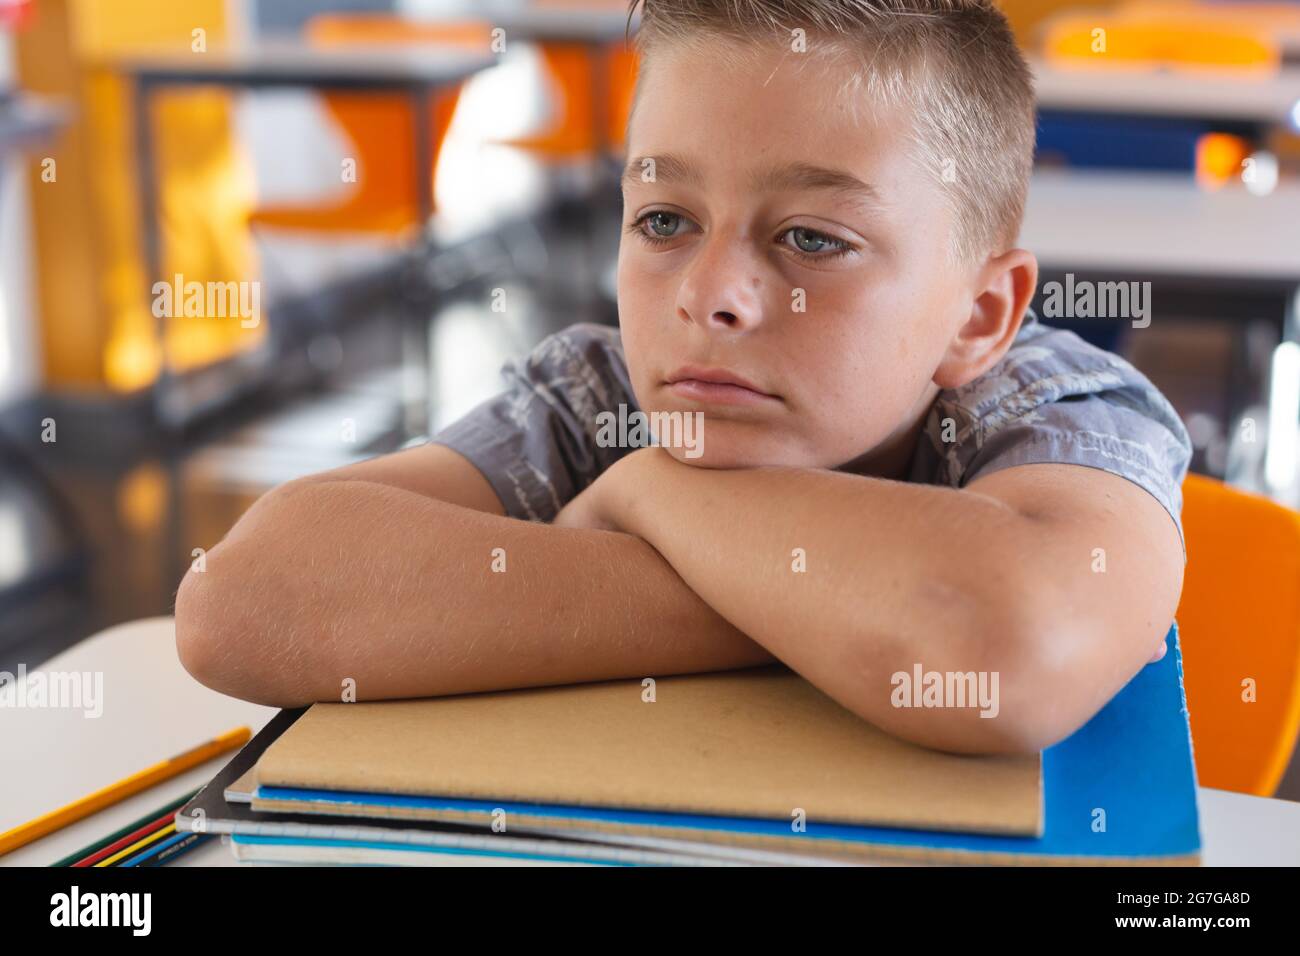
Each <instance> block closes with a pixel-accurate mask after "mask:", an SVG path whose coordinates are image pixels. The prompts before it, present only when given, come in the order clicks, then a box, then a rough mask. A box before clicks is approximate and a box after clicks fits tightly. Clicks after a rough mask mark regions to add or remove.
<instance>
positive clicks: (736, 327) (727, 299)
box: [677, 234, 763, 332]
mask: <svg viewBox="0 0 1300 956" xmlns="http://www.w3.org/2000/svg"><path fill="white" fill-rule="evenodd" d="M759 268H760V265H759V263H758V262H757V261H755V259H754V257H753V254H752V252H751V250H749V249H748V248H747V245H746V243H745V241H744V240H743V239H742V238H740V237H737V236H734V235H730V234H728V235H720V234H715V235H713V236H709V237H707V238H705V240H704V242H703V243H702V244H701V245H700V246H699V248H698V249H697V251H696V253H695V255H694V256H693V257H692V259H691V262H690V264H689V265H687V267H686V274H685V275H684V276H683V277H682V283H681V285H680V286H679V287H678V290H677V317H678V318H679V319H681V320H682V321H683V322H687V323H695V324H698V325H700V326H701V327H702V328H704V329H705V331H710V332H747V331H750V330H752V329H755V328H757V327H758V326H759V325H760V324H761V322H762V320H763V313H762V296H761V294H760V292H761V289H762V278H761V276H760V275H759Z"/></svg>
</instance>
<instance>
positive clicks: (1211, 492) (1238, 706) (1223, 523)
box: [1178, 475, 1300, 796]
mask: <svg viewBox="0 0 1300 956" xmlns="http://www.w3.org/2000/svg"><path fill="white" fill-rule="evenodd" d="M1183 495H1184V505H1183V528H1184V532H1185V534H1186V538H1187V570H1186V575H1185V577H1184V583H1183V595H1182V601H1181V603H1180V604H1179V606H1178V627H1179V633H1180V635H1181V643H1182V649H1183V662H1184V684H1185V687H1186V690H1187V707H1188V710H1189V711H1190V714H1191V725H1192V742H1193V747H1194V751H1195V755H1196V769H1197V775H1198V777H1199V779H1200V782H1201V784H1202V785H1204V786H1207V787H1218V788H1220V789H1223V790H1235V791H1238V792H1241V793H1249V794H1254V795H1256V796H1271V795H1272V794H1273V793H1274V791H1276V789H1277V786H1278V783H1279V782H1280V781H1281V779H1282V775H1283V774H1284V773H1285V772H1286V769H1287V765H1288V763H1289V762H1290V760H1291V757H1292V754H1293V753H1294V752H1295V749H1296V739H1297V733H1298V731H1300V514H1297V513H1296V512H1294V511H1291V510H1290V509H1287V508H1283V507H1281V506H1280V505H1276V504H1274V503H1273V502H1271V501H1268V500H1266V499H1264V498H1260V497H1256V496H1254V495H1249V494H1245V493H1243V492H1240V491H1237V490H1235V489H1233V488H1230V487H1228V486H1226V485H1224V484H1222V483H1220V482H1217V481H1214V480H1212V479H1209V478H1204V477H1201V476H1199V475H1189V476H1188V477H1187V480H1186V482H1185V483H1184V484H1183ZM1252 687H1253V691H1254V697H1255V699H1254V700H1253V702H1248V699H1247V698H1248V696H1249V688H1252Z"/></svg>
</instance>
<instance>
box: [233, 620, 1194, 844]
mask: <svg viewBox="0 0 1300 956" xmlns="http://www.w3.org/2000/svg"><path fill="white" fill-rule="evenodd" d="M1168 645H1169V653H1167V654H1166V655H1165V657H1164V658H1163V659H1162V660H1160V661H1158V662H1156V663H1154V664H1148V665H1147V666H1145V667H1143V668H1142V670H1141V671H1139V672H1138V674H1137V675H1136V676H1135V677H1134V678H1133V680H1132V681H1130V682H1129V683H1128V685H1127V686H1125V687H1124V688H1123V689H1122V690H1121V691H1120V692H1119V694H1117V695H1116V696H1115V697H1114V698H1113V699H1112V700H1111V701H1110V703H1108V704H1107V705H1106V706H1105V707H1104V708H1103V709H1102V710H1101V711H1100V712H1099V713H1098V714H1097V715H1096V716H1095V717H1094V718H1093V719H1092V720H1091V721H1089V722H1088V723H1087V724H1086V725H1085V726H1084V727H1082V728H1081V729H1080V730H1079V731H1077V732H1076V733H1075V734H1073V735H1072V736H1070V737H1069V738H1068V739H1066V740H1064V741H1062V742H1061V743H1059V744H1057V745H1055V746H1054V747H1051V748H1049V749H1048V750H1046V751H1044V753H1043V789H1044V803H1045V820H1044V827H1043V832H1042V835H1041V836H1037V837H1023V836H1001V835H992V834H976V833H953V832H939V831H928V830H917V829H902V828H890V827H868V826H846V825H838V824H831V823H822V822H818V821H815V820H809V821H808V822H807V827H806V831H805V832H800V833H793V832H792V828H791V823H790V821H789V820H788V819H781V820H770V819H755V818H747V817H727V816H706V815H697V814H685V813H659V812H651V811H645V810H620V809H610V808H600V807H583V806H561V805H555V804H541V803H512V802H501V801H495V802H487V801H482V800H462V799H452V798H443V797H427V796H404V795H393V794H380V793H362V792H356V791H330V790H304V789H297V788H288V787H267V786H262V787H259V788H258V789H257V791H256V795H255V798H254V809H255V810H266V811H271V812H294V813H317V814H321V813H324V814H331V815H338V816H392V815H403V814H408V815H409V814H412V813H414V814H419V815H421V816H424V817H426V818H432V819H439V820H444V821H448V822H460V823H475V824H478V825H482V826H485V827H486V826H490V825H491V823H492V821H493V819H494V814H498V815H499V813H500V811H502V810H504V811H505V813H506V815H507V819H509V820H510V824H511V828H512V830H515V831H528V830H533V831H539V832H549V833H557V832H563V833H565V834H566V835H568V836H577V835H578V834H579V833H581V834H582V835H583V836H586V837H589V838H593V837H594V838H603V839H608V840H610V841H611V842H620V843H636V844H638V845H641V846H660V845H661V841H668V842H669V844H673V845H675V847H676V848H677V849H681V848H682V846H683V843H682V841H686V842H695V841H699V842H704V843H714V844H718V843H721V844H727V845H729V846H734V847H746V848H752V849H756V850H765V851H774V852H777V853H790V854H799V855H801V856H826V857H830V858H835V859H864V860H874V861H885V862H888V861H891V860H899V861H912V862H916V861H920V862H936V863H1032V864H1085V865H1095V864H1108V863H1109V864H1139V865H1149V864H1154V863H1167V864H1179V865H1186V864H1196V863H1199V860H1200V849H1201V840H1200V831H1199V821H1198V814H1197V806H1196V770H1195V766H1194V764H1193V760H1192V741H1191V731H1190V725H1189V723H1188V712H1187V701H1186V695H1185V693H1184V690H1183V677H1182V674H1183V670H1182V653H1181V649H1180V647H1179V643H1178V630H1177V626H1176V625H1175V626H1174V627H1172V628H1171V629H1170V631H1169V635H1168Z"/></svg>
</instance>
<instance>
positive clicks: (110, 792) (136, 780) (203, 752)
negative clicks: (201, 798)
mask: <svg viewBox="0 0 1300 956" xmlns="http://www.w3.org/2000/svg"><path fill="white" fill-rule="evenodd" d="M251 736H252V731H250V730H249V729H248V728H247V727H236V728H235V729H234V730H228V731H226V732H225V733H224V734H222V735H221V736H220V737H214V738H213V739H212V740H209V741H207V742H205V743H202V744H199V746H197V747H194V748H193V749H191V750H187V751H185V752H184V753H182V754H177V755H176V756H175V757H169V758H167V759H166V760H163V761H160V762H158V763H156V764H154V765H153V766H151V767H146V768H145V769H143V770H140V771H138V772H136V773H133V774H131V776H129V777H127V778H126V779H124V780H119V781H118V782H117V783H114V784H110V785H109V786H107V787H104V788H102V789H100V790H96V791H95V792H94V793H91V794H87V795H86V796H84V797H82V798H81V799H80V800H74V801H73V802H72V803H69V804H68V805H67V806H64V807H60V808H59V809H57V810H51V811H50V812H49V813H46V814H44V815H42V816H39V817H37V818H36V819H35V820H31V821H29V822H27V823H24V824H21V825H20V826H17V827H14V828H13V829H12V830H6V831H5V832H4V833H0V856H3V855H4V854H6V853H9V852H11V851H13V850H16V849H18V848H19V847H20V846H26V845H27V844H28V843H31V842H32V841H33V840H39V839H40V838H41V837H43V836H46V835H48V834H50V833H53V832H54V831H55V830H60V829H62V828H63V827H66V826H67V825H68V824H70V823H75V822H76V821H78V820H80V819H83V818H84V817H88V816H90V815H91V814H92V813H96V812H98V811H99V810H102V809H104V808H105V807H108V806H112V805H113V804H115V803H120V802H121V801H123V800H125V799H126V798H127V797H129V796H131V795H133V794H136V793H139V792H140V791H141V790H144V789H146V788H147V787H152V786H153V785H154V784H157V783H160V782H162V781H163V780H169V779H171V778H172V777H175V776H178V775H179V774H182V773H184V772H185V771H186V770H189V769H190V768H192V767H197V766H198V765H199V764H201V763H204V762H205V761H207V760H211V759H212V758H213V757H215V756H217V755H218V754H222V753H225V752H226V751H227V750H233V749H234V748H236V747H240V746H242V745H243V744H245V743H247V741H248V738H249V737H251Z"/></svg>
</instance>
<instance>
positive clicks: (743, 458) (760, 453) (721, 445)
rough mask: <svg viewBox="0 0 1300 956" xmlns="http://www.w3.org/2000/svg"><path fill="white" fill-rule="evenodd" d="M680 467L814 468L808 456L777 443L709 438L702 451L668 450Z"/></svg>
mask: <svg viewBox="0 0 1300 956" xmlns="http://www.w3.org/2000/svg"><path fill="white" fill-rule="evenodd" d="M664 451H666V452H668V453H669V454H670V455H672V456H673V457H674V458H676V459H677V460H678V461H679V462H681V463H682V464H683V465H691V466H693V467H695V468H761V467H763V466H764V465H785V466H788V467H815V464H816V463H815V462H814V461H813V460H812V458H811V457H809V456H807V455H805V454H800V453H799V452H798V450H796V449H794V448H792V447H790V446H788V445H784V444H783V443H779V442H758V443H755V442H735V441H726V440H723V439H722V438H719V437H714V436H710V437H709V439H708V440H706V441H705V442H704V443H703V447H702V448H696V449H690V448H681V447H667V446H665V448H664Z"/></svg>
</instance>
